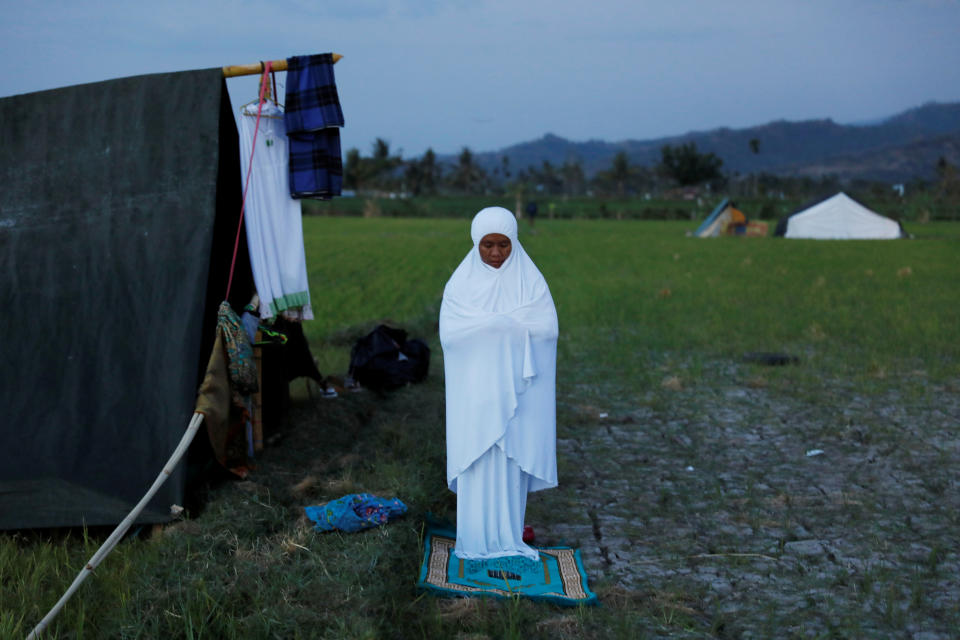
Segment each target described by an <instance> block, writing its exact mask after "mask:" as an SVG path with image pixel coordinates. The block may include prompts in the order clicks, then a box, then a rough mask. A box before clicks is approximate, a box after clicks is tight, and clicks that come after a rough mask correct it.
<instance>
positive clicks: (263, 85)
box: [223, 60, 273, 300]
mask: <svg viewBox="0 0 960 640" xmlns="http://www.w3.org/2000/svg"><path fill="white" fill-rule="evenodd" d="M260 64H262V65H263V75H262V76H261V77H260V99H259V101H258V103H257V124H256V126H255V127H254V128H253V145H252V148H251V149H250V162H249V163H247V180H246V182H245V183H244V185H243V200H242V201H241V202H240V222H238V223H237V238H236V240H234V241H233V259H232V260H230V277H229V278H228V279H227V294H226V295H225V296H224V297H223V299H224V300H228V299H229V298H230V287H231V286H232V285H233V269H234V267H236V265H237V251H238V250H239V248H240V230H241V229H243V211H244V208H245V207H246V206H247V189H248V188H249V187H250V174H252V173H253V154H254V152H255V151H256V150H257V132H258V131H260V113H261V112H262V111H263V103H264V99H263V95H264V93H266V90H267V86H269V85H268V83H269V81H270V70H271V68H272V67H273V63H272V62H270V61H269V60H268V61H267V62H265V63H264V62H261V63H260Z"/></svg>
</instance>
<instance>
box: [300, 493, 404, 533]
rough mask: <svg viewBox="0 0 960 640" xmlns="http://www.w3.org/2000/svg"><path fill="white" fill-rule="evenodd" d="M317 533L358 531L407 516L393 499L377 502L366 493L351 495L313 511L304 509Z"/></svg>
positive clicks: (399, 502)
mask: <svg viewBox="0 0 960 640" xmlns="http://www.w3.org/2000/svg"><path fill="white" fill-rule="evenodd" d="M304 511H305V512H306V514H307V517H308V518H310V520H312V521H313V522H314V523H315V524H316V529H317V530H319V531H334V530H337V529H339V530H340V531H347V532H349V533H352V532H355V531H362V530H364V529H370V528H371V527H377V526H380V525H382V524H386V523H387V522H389V521H390V520H392V519H394V518H398V517H400V516H402V515H403V514H405V513H406V512H407V505H405V504H403V502H401V501H400V500H399V499H397V498H389V499H387V498H379V497H377V496H375V495H372V494H369V493H351V494H349V495H346V496H343V497H342V498H337V499H336V500H333V501H331V502H328V503H326V504H322V505H320V506H316V507H304Z"/></svg>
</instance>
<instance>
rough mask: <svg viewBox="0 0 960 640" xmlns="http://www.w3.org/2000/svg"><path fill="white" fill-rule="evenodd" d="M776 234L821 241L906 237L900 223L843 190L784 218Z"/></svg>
mask: <svg viewBox="0 0 960 640" xmlns="http://www.w3.org/2000/svg"><path fill="white" fill-rule="evenodd" d="M774 235H778V236H783V237H785V238H813V239H819V240H892V239H895V238H903V237H906V233H904V231H903V227H901V226H900V223H899V222H897V221H896V220H891V219H890V218H887V217H884V216H882V215H880V214H879V213H876V212H874V211H871V210H870V209H868V208H867V207H865V206H863V205H862V204H860V203H859V202H857V201H856V200H854V199H853V198H851V197H850V196H848V195H847V194H845V193H843V192H842V191H841V192H840V193H838V194H837V195H835V196H832V197H830V198H827V199H826V200H822V201H820V202H818V203H817V204H815V205H813V206H811V207H808V208H806V209H802V210H800V211H797V212H796V213H793V214H791V215H790V216H788V217H786V218H783V219H782V220H780V222H779V224H778V225H777V230H776V232H775V234H774Z"/></svg>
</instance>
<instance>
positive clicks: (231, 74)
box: [223, 53, 343, 78]
mask: <svg viewBox="0 0 960 640" xmlns="http://www.w3.org/2000/svg"><path fill="white" fill-rule="evenodd" d="M332 55H333V62H334V64H336V63H337V62H338V61H339V60H340V59H341V58H343V56H342V55H340V54H339V53H334V54H332ZM270 64H271V66H272V67H273V70H274V71H286V70H287V61H286V60H285V59H284V60H273V61H271V63H270ZM259 73H263V64H262V63H260V62H256V63H254V64H235V65H231V66H228V67H224V68H223V77H224V78H235V77H237V76H254V75H257V74H259Z"/></svg>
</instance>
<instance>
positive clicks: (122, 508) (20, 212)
mask: <svg viewBox="0 0 960 640" xmlns="http://www.w3.org/2000/svg"><path fill="white" fill-rule="evenodd" d="M0 167H2V171H3V184H4V186H3V189H2V190H0V264H2V267H3V268H2V270H0V300H2V301H3V305H4V311H3V314H2V318H3V320H2V328H3V335H4V339H5V345H4V349H3V366H2V368H0V371H2V374H0V398H2V402H0V406H3V413H4V419H3V421H2V423H0V425H2V426H0V431H2V434H3V443H4V446H3V447H2V448H0V529H22V528H48V527H61V526H77V525H88V526H93V525H110V524H116V523H118V522H120V521H121V520H123V518H124V517H125V516H126V515H127V513H128V512H130V510H131V508H132V507H133V505H135V504H136V503H137V501H138V500H139V499H140V497H141V496H142V495H143V493H144V491H145V489H146V488H147V487H149V486H150V484H151V482H152V481H153V479H154V478H155V477H156V474H157V472H158V471H159V470H160V469H161V468H162V466H163V464H164V462H165V461H166V460H167V458H168V457H169V456H170V454H171V452H172V451H173V449H174V447H175V446H176V445H177V443H178V442H179V440H180V438H181V436H182V435H183V432H184V429H185V427H186V425H187V423H188V422H189V421H190V419H191V416H192V415H193V411H194V403H195V401H196V398H197V389H198V386H199V384H200V381H201V379H202V377H203V373H204V371H205V368H206V364H207V359H208V357H209V354H210V353H211V349H212V346H213V339H214V335H215V331H214V330H215V327H216V322H217V308H218V306H219V303H220V302H221V301H222V300H223V299H224V296H225V295H226V290H227V280H228V276H229V271H230V268H231V257H232V255H233V251H234V243H235V241H236V240H237V239H238V240H239V243H240V247H239V252H238V254H237V255H238V257H237V264H236V267H235V272H234V275H233V283H232V287H231V294H230V298H229V302H230V303H231V305H232V306H233V308H234V309H242V308H243V306H244V305H245V304H246V303H247V302H248V301H249V300H250V298H251V296H252V294H253V278H252V275H251V270H250V266H249V259H248V254H247V250H246V234H245V233H239V236H238V222H239V219H240V209H241V199H242V185H241V172H240V160H239V144H238V134H237V127H236V123H235V120H234V116H233V114H232V109H231V103H230V98H229V95H228V93H227V86H226V81H225V79H224V71H223V69H221V68H220V67H217V68H214V69H207V70H197V71H186V72H177V73H163V74H151V75H145V76H137V77H130V78H121V79H116V80H109V81H106V82H97V83H92V84H85V85H78V86H72V87H66V88H62V89H55V90H51V91H42V92H37V93H31V94H24V95H17V96H12V97H8V98H3V99H0ZM207 440H208V439H207V438H206V437H200V438H197V440H196V441H195V446H196V443H200V444H207V443H206V442H204V441H207ZM208 448H209V447H208ZM191 453H193V451H191ZM186 484H187V465H180V466H179V467H178V468H177V469H175V470H174V472H173V473H172V475H171V477H170V478H169V480H168V481H167V482H166V484H164V485H163V487H162V488H161V490H160V491H159V492H158V494H157V495H156V497H155V498H154V499H153V500H152V501H151V502H150V503H149V505H148V506H147V508H146V509H145V510H144V511H143V512H142V514H141V515H140V517H139V518H138V520H137V522H141V523H157V522H165V521H168V520H169V519H170V518H171V516H170V511H171V506H172V505H175V504H183V499H184V494H185V489H186Z"/></svg>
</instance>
